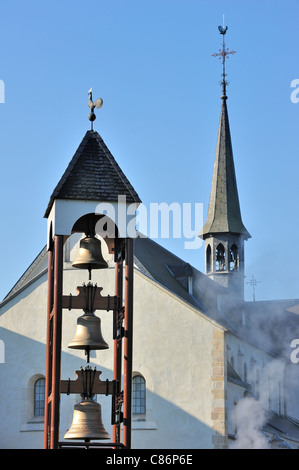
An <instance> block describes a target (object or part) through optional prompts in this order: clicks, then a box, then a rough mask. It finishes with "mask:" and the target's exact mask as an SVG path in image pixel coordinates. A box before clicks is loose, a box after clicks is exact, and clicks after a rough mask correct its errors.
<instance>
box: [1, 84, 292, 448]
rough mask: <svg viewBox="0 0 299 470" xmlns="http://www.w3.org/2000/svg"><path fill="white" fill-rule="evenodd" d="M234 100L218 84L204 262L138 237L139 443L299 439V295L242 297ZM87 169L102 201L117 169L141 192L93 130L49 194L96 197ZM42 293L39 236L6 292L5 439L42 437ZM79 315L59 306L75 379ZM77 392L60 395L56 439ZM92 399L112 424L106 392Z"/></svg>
mask: <svg viewBox="0 0 299 470" xmlns="http://www.w3.org/2000/svg"><path fill="white" fill-rule="evenodd" d="M226 101H227V97H226V93H225V88H224V93H223V96H222V106H221V114H220V122H219V129H218V140H217V146H216V154H215V162H214V172H213V178H212V186H211V194H210V202H209V208H208V214H207V219H206V224H205V226H204V228H203V230H202V232H201V233H200V236H201V237H202V239H203V240H204V244H205V259H206V268H205V273H202V272H199V271H198V270H197V269H195V268H194V267H193V266H191V265H190V264H188V263H186V262H185V261H183V260H182V259H179V258H178V257H177V256H175V255H174V254H173V253H171V252H169V251H167V250H166V249H165V248H163V247H162V246H160V245H159V244H157V243H156V242H154V241H153V240H151V239H149V238H147V237H144V236H138V237H137V238H136V239H135V240H134V309H133V311H134V316H133V318H134V323H133V378H132V380H133V397H132V447H133V449H134V448H136V449H137V448H139V449H140V448H141V449H146V448H151V449H159V448H160V449H162V448H163V449H219V448H220V449H225V448H250V449H253V448H269V449H270V448H285V449H290V448H291V449H294V448H299V405H298V398H297V397H298V392H299V382H298V379H297V376H298V371H297V366H296V364H295V363H294V361H292V360H291V352H292V350H291V349H290V343H291V340H292V339H293V338H296V337H299V336H298V335H297V336H296V332H298V333H299V328H298V327H299V321H298V311H299V308H298V306H299V300H298V299H291V300H282V301H264V302H263V301H252V302H248V301H244V264H245V261H244V259H245V256H244V252H245V246H244V245H245V241H246V240H247V239H248V238H249V237H250V234H249V232H248V231H247V229H246V228H245V226H244V224H243V222H242V219H241V211H240V204H239V198H238V191H237V183H236V175H235V169H234V160H233V152H232V145H231V135H230V129H229V120H228V111H227V104H226ZM89 171H90V174H91V173H92V174H93V175H94V178H93V179H94V180H96V178H97V174H98V173H97V172H99V174H101V177H100V178H102V179H101V184H99V188H98V191H99V193H100V194H99V200H103V191H105V185H104V183H103V181H104V182H105V181H106V180H107V184H108V183H109V184H110V185H111V184H112V183H111V182H113V181H114V183H113V184H114V191H115V194H116V195H118V196H123V195H124V191H123V188H125V191H127V192H128V193H131V194H134V190H133V187H132V186H131V184H130V183H129V182H128V180H127V179H126V178H125V177H124V175H123V173H122V172H121V170H120V168H119V167H118V165H117V163H116V160H115V159H114V157H113V156H112V155H111V153H110V151H109V149H108V148H107V146H106V145H105V143H104V141H103V139H102V138H101V137H100V135H99V134H98V133H97V132H96V131H94V130H90V131H87V132H86V134H85V136H84V137H83V139H82V141H81V143H80V145H79V147H78V150H77V152H76V153H75V155H74V157H73V158H72V160H71V163H70V165H69V167H68V168H67V169H66V172H65V174H64V175H63V176H62V178H61V180H60V181H59V183H58V185H57V187H56V188H55V190H54V192H53V195H52V197H51V199H50V205H51V204H53V201H56V200H59V199H71V200H73V199H82V200H86V199H88V198H90V197H94V196H93V195H91V196H89V189H90V187H89V184H90V186H92V185H93V184H95V185H96V184H97V183H98V182H97V181H95V182H94V181H91V180H88V178H87V176H86V175H88V174H89V173H88V172H89ZM83 174H84V182H83V183H82V178H83V176H82V175H83ZM113 178H114V179H113ZM119 179H121V181H122V185H123V186H121V185H118V181H119ZM108 180H109V181H108ZM86 181H87V183H86ZM109 184H108V186H109ZM47 210H48V209H47ZM80 237H81V235H79V234H77V233H74V234H73V235H72V236H71V237H69V238H68V239H67V241H66V242H65V244H64V272H63V293H64V294H65V295H69V294H72V295H76V288H77V286H82V285H83V283H85V282H86V280H87V278H86V272H85V271H83V270H80V269H79V270H78V269H75V268H74V267H73V266H72V262H73V261H74V260H75V258H76V257H77V255H78V249H79V240H80ZM45 244H46V243H45ZM102 246H103V256H104V258H105V259H106V261H107V263H108V267H107V268H106V269H101V270H95V271H94V272H93V273H92V280H93V282H96V283H97V285H98V286H101V287H103V291H102V293H103V295H109V294H111V292H114V270H115V266H114V261H113V257H112V255H110V254H109V253H108V250H106V249H105V248H106V247H105V243H102ZM47 292H48V252H47V246H45V248H44V249H43V250H42V251H41V252H40V253H39V254H37V257H36V259H35V260H33V262H32V264H31V265H30V266H29V267H28V269H27V270H26V272H25V273H24V274H23V275H22V277H21V278H20V279H19V280H18V281H17V282H16V283H15V285H14V286H13V287H12V289H11V290H10V292H9V293H8V294H7V295H6V297H5V298H4V299H3V300H2V302H1V303H0V339H1V343H0V346H1V351H0V352H1V354H0V448H3V449H17V448H18V449H39V448H43V440H44V400H45V391H44V387H45V363H46V312H47ZM78 316H79V313H78V311H77V312H76V311H74V310H68V309H64V310H63V323H62V331H63V334H62V358H61V377H62V378H63V379H68V378H71V379H74V378H75V377H74V372H75V370H77V369H78V364H79V365H81V366H82V367H84V366H85V358H84V356H83V355H82V351H78V350H75V349H70V348H68V344H69V343H70V341H71V340H72V339H73V337H74V334H75V328H76V321H77V317H78ZM99 316H100V318H101V322H102V323H101V328H102V334H103V338H104V339H105V341H106V342H107V343H108V346H109V349H106V350H102V351H96V352H95V351H92V352H91V356H90V365H91V366H92V367H96V368H97V370H100V371H101V372H102V374H101V377H102V380H106V379H109V380H111V379H112V369H113V345H112V321H111V313H110V312H105V311H102V312H101V313H100V314H99ZM79 399H80V397H79V396H74V395H66V394H65V395H61V408H60V409H61V414H60V439H61V440H63V439H64V435H65V433H66V432H67V431H68V430H69V428H70V426H71V423H72V417H73V412H74V405H75V403H77V402H78V401H79ZM97 400H98V401H99V402H100V403H101V405H102V420H103V424H104V426H105V429H106V430H107V431H108V432H109V433H111V397H109V396H98V397H97Z"/></svg>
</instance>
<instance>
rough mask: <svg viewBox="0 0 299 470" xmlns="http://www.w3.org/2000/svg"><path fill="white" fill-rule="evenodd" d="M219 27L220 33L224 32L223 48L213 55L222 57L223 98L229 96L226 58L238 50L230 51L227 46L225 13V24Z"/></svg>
mask: <svg viewBox="0 0 299 470" xmlns="http://www.w3.org/2000/svg"><path fill="white" fill-rule="evenodd" d="M218 29H219V32H220V34H222V49H219V52H218V53H217V52H215V54H212V56H213V57H218V56H219V59H221V58H222V81H221V85H222V98H223V99H226V98H227V96H226V85H228V82H227V81H226V79H225V77H226V73H225V60H226V57H227V56H228V55H229V54H235V53H236V51H230V50H229V49H227V48H226V44H225V41H224V36H225V34H226V31H227V30H228V27H227V26H224V15H223V26H218Z"/></svg>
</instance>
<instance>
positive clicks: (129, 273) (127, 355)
mask: <svg viewBox="0 0 299 470" xmlns="http://www.w3.org/2000/svg"><path fill="white" fill-rule="evenodd" d="M124 330H125V331H124V423H123V442H124V445H125V447H126V448H127V449H130V448H131V445H132V436H131V434H132V362H133V361H132V354H133V240H132V239H131V238H127V239H126V258H125V319H124Z"/></svg>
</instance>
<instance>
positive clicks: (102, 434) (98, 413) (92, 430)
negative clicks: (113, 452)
mask: <svg viewBox="0 0 299 470" xmlns="http://www.w3.org/2000/svg"><path fill="white" fill-rule="evenodd" d="M64 439H86V440H89V439H110V436H109V434H108V432H107V431H106V429H105V428H104V425H103V422H102V409H101V405H100V404H99V403H97V402H96V401H94V400H92V399H91V398H89V399H85V400H82V401H80V402H79V403H76V405H75V407H74V414H73V421H72V425H71V427H70V429H69V430H68V432H67V433H66V434H65V435H64Z"/></svg>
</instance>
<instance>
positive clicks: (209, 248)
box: [206, 245, 211, 273]
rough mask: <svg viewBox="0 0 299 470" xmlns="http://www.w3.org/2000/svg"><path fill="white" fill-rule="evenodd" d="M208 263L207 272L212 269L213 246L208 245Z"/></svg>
mask: <svg viewBox="0 0 299 470" xmlns="http://www.w3.org/2000/svg"><path fill="white" fill-rule="evenodd" d="M206 264H207V273H209V272H210V271H211V246H210V245H208V247H207V251H206Z"/></svg>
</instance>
